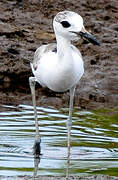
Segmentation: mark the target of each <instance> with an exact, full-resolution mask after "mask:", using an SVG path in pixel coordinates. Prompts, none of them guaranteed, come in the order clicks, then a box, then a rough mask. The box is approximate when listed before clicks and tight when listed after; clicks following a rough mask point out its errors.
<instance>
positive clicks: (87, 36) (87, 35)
mask: <svg viewBox="0 0 118 180" xmlns="http://www.w3.org/2000/svg"><path fill="white" fill-rule="evenodd" d="M79 35H80V36H81V37H82V38H84V39H86V40H88V41H89V42H91V43H92V44H94V45H98V46H100V43H99V41H98V40H96V39H95V38H94V36H93V35H92V34H90V33H89V32H87V31H86V32H83V31H81V32H80V33H79Z"/></svg>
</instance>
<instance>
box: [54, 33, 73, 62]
mask: <svg viewBox="0 0 118 180" xmlns="http://www.w3.org/2000/svg"><path fill="white" fill-rule="evenodd" d="M56 41H57V54H58V56H59V59H63V58H62V57H64V56H65V55H66V56H67V55H68V56H71V55H70V53H69V52H70V48H71V46H70V45H71V42H70V40H68V39H67V38H64V37H63V36H59V35H58V36H56Z"/></svg>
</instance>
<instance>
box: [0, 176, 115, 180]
mask: <svg viewBox="0 0 118 180" xmlns="http://www.w3.org/2000/svg"><path fill="white" fill-rule="evenodd" d="M6 179H7V180H30V179H31V180H33V179H34V178H33V177H31V176H17V177H13V176H12V177H0V180H6ZM38 179H40V180H65V177H56V176H53V177H51V176H38V177H35V180H38ZM69 180H118V178H117V177H113V176H104V175H95V176H80V177H78V176H71V177H70V178H69Z"/></svg>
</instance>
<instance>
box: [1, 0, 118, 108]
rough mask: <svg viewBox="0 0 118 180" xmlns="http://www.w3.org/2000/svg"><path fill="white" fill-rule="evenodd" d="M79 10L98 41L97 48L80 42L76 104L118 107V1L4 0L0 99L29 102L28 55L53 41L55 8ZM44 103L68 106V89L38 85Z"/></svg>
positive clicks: (90, 106)
mask: <svg viewBox="0 0 118 180" xmlns="http://www.w3.org/2000/svg"><path fill="white" fill-rule="evenodd" d="M62 10H72V11H75V12H77V13H79V14H80V15H81V16H82V17H83V18H84V21H85V27H86V29H88V30H89V31H91V32H92V34H93V35H94V36H95V37H96V38H97V39H98V40H99V41H100V43H101V46H100V47H97V46H94V45H92V44H90V43H89V44H88V43H87V42H86V41H83V40H81V41H80V42H78V44H76V45H77V47H78V48H79V49H80V51H81V52H82V55H83V58H84V62H85V74H84V76H83V78H82V80H81V82H80V84H79V85H78V88H77V91H76V98H75V106H81V107H82V108H100V107H112V108H114V107H116V106H117V107H118V75H117V74H118V23H116V22H117V20H118V2H117V0H99V1H96V0H82V1H80V0H73V1H71V0H63V1H60V0H56V1H54V0H45V1H43V0H40V1H39V0H27V1H25V0H6V1H4V0H1V1H0V42H1V43H0V101H1V103H7V104H10V103H11V104H13V103H16V104H17V103H28V104H29V103H31V96H30V90H29V86H28V77H29V76H31V70H30V65H29V60H31V59H32V58H33V55H34V51H35V50H36V48H38V47H39V46H40V45H41V44H44V43H49V42H54V41H55V37H54V34H53V29H52V19H53V17H54V16H55V15H56V13H57V12H59V11H62ZM38 95H39V99H38V101H40V105H54V106H62V104H63V106H67V102H68V100H69V96H68V93H65V94H58V95H57V94H55V93H53V92H50V91H48V90H46V91H45V90H44V89H42V88H40V86H39V87H38Z"/></svg>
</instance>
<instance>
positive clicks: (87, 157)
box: [0, 105, 118, 176]
mask: <svg viewBox="0 0 118 180" xmlns="http://www.w3.org/2000/svg"><path fill="white" fill-rule="evenodd" d="M37 109H38V119H39V125H40V132H41V152H42V155H41V159H40V163H39V165H38V171H37V175H60V176H65V172H66V166H67V165H66V164H67V128H66V124H65V123H66V119H67V117H68V109H66V108H65V109H63V108H62V109H55V108H54V107H50V108H44V107H37ZM71 134H72V135H71V139H72V142H71V162H70V174H71V175H72V174H74V175H82V174H87V173H89V174H107V175H113V176H118V109H114V110H107V109H100V110H94V111H86V110H80V109H78V108H75V109H74V112H73V125H72V132H71ZM34 139H35V125H34V115H33V107H32V106H28V105H19V106H7V105H2V106H0V175H9V176H16V175H33V172H34V169H35V167H34V157H33V153H32V152H33V149H32V147H33V144H34Z"/></svg>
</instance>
